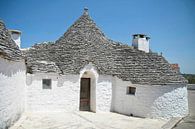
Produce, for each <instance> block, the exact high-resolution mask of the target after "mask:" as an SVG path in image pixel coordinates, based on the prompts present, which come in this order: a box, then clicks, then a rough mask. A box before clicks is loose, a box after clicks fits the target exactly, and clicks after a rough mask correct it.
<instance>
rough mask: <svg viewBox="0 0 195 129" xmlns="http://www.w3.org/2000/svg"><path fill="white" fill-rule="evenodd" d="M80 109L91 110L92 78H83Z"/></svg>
mask: <svg viewBox="0 0 195 129" xmlns="http://www.w3.org/2000/svg"><path fill="white" fill-rule="evenodd" d="M80 86H81V87H80V107H79V109H80V111H90V78H81V83H80Z"/></svg>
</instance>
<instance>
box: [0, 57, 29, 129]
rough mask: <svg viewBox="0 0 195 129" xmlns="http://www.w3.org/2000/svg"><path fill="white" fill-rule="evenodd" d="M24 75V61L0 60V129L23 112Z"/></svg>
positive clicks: (11, 122) (5, 127)
mask: <svg viewBox="0 0 195 129" xmlns="http://www.w3.org/2000/svg"><path fill="white" fill-rule="evenodd" d="M25 73H26V70H25V63H24V61H20V62H13V61H8V60H5V59H2V58H0V129H7V128H8V127H9V126H10V125H12V124H13V123H14V122H15V121H16V120H17V119H18V118H19V117H20V115H21V114H22V112H23V111H24V103H25V102H24V101H25V84H26V81H25V79H26V75H25Z"/></svg>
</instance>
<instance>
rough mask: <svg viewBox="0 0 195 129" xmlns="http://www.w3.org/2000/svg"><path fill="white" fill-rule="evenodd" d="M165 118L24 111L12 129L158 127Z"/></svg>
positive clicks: (127, 128) (125, 128)
mask: <svg viewBox="0 0 195 129" xmlns="http://www.w3.org/2000/svg"><path fill="white" fill-rule="evenodd" d="M165 123H166V121H165V120H156V119H148V118H135V117H129V116H125V115H120V114H117V113H91V112H72V113H70V112H55V113H50V112H49V113H46V112H45V113H24V114H23V116H22V117H21V119H20V120H19V121H18V122H17V123H16V124H15V125H14V126H13V127H11V128H10V129H158V128H160V127H161V126H162V125H163V124H165Z"/></svg>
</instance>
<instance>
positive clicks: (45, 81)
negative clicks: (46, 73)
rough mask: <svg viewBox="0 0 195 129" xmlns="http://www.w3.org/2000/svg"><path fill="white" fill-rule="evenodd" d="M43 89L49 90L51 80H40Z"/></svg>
mask: <svg viewBox="0 0 195 129" xmlns="http://www.w3.org/2000/svg"><path fill="white" fill-rule="evenodd" d="M42 86H43V89H51V79H43V80H42Z"/></svg>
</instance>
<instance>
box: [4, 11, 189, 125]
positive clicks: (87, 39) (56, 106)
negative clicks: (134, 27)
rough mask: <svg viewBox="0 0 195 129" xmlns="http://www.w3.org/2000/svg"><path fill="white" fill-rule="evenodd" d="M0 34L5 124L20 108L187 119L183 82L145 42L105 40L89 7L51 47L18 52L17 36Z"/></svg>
mask: <svg viewBox="0 0 195 129" xmlns="http://www.w3.org/2000/svg"><path fill="white" fill-rule="evenodd" d="M0 33H1V35H0V66H1V67H0V100H1V101H0V102H1V103H0V114H1V116H0V117H1V119H2V118H3V119H2V121H1V122H0V124H2V125H4V126H6V125H9V122H8V123H7V121H9V120H10V123H11V122H12V121H14V120H15V119H17V118H18V117H19V116H20V114H21V113H22V112H23V111H24V110H25V111H51V112H52V111H79V110H81V111H91V112H100V111H103V112H110V111H113V112H117V113H121V114H126V115H133V116H140V117H149V118H171V117H179V116H185V115H187V114H188V100H187V88H186V83H187V81H186V80H185V79H184V78H183V77H182V75H180V73H179V72H178V71H175V70H173V69H172V68H171V65H170V64H169V63H168V61H167V60H166V59H165V58H164V57H163V56H162V55H158V54H156V53H153V52H152V51H151V50H150V48H149V37H148V36H147V35H144V34H135V35H133V40H132V46H128V45H124V44H123V43H120V42H115V41H113V40H111V39H108V38H107V37H106V36H105V35H104V33H103V32H102V31H101V30H100V29H99V28H98V27H97V26H96V24H95V22H94V21H93V20H92V19H91V17H90V16H89V14H88V10H87V9H85V10H84V13H83V14H82V15H81V16H80V18H78V20H76V22H75V23H74V24H73V25H72V26H70V28H69V29H68V30H67V31H66V32H65V33H64V35H62V36H61V37H60V38H59V39H57V40H56V41H55V42H45V43H41V44H36V45H34V46H32V47H31V48H29V49H26V50H23V54H22V53H21V51H20V49H19V48H20V47H18V46H17V45H16V44H15V43H17V44H18V45H20V34H21V32H19V31H16V30H11V31H9V32H8V30H7V29H6V28H5V25H4V23H3V22H1V24H0ZM11 38H12V39H13V40H12V39H11ZM14 41H15V43H14ZM5 99H6V101H4V100H5ZM2 115H4V116H3V117H2Z"/></svg>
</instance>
